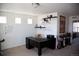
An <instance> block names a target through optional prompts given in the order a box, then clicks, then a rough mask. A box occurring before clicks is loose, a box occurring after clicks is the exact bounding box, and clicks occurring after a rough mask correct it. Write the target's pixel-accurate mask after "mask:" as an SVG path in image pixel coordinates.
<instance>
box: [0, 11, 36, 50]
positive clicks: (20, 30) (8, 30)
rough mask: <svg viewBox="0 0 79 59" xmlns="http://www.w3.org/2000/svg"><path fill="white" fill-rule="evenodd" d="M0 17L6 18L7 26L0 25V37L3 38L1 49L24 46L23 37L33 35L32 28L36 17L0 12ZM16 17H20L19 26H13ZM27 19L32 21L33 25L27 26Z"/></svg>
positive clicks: (33, 30)
mask: <svg viewBox="0 0 79 59" xmlns="http://www.w3.org/2000/svg"><path fill="white" fill-rule="evenodd" d="M0 16H6V17H7V24H0V32H3V33H2V34H0V35H2V36H1V37H2V38H5V42H4V43H3V44H2V45H3V49H7V48H12V47H16V46H20V45H24V44H25V37H27V36H33V35H34V34H35V28H34V26H35V24H36V22H37V17H36V16H31V15H24V14H15V13H7V12H0ZM16 17H21V19H22V23H21V24H15V18H16ZM28 18H32V19H33V24H27V19H28ZM4 32H5V33H4Z"/></svg>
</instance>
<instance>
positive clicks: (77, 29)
mask: <svg viewBox="0 0 79 59" xmlns="http://www.w3.org/2000/svg"><path fill="white" fill-rule="evenodd" d="M73 32H79V22H73Z"/></svg>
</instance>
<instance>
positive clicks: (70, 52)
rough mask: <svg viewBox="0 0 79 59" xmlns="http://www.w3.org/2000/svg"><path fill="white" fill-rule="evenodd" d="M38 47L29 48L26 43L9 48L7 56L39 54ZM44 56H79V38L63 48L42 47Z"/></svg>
mask: <svg viewBox="0 0 79 59" xmlns="http://www.w3.org/2000/svg"><path fill="white" fill-rule="evenodd" d="M37 51H38V50H37V48H33V49H27V48H26V47H25V45H23V46H19V47H15V48H11V49H7V50H5V51H4V53H5V56H38V54H37ZM42 56H79V39H78V38H77V39H75V40H74V41H73V43H72V45H71V46H67V47H65V48H62V49H55V50H52V49H49V48H43V49H42Z"/></svg>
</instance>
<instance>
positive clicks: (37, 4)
mask: <svg viewBox="0 0 79 59" xmlns="http://www.w3.org/2000/svg"><path fill="white" fill-rule="evenodd" d="M32 6H33V7H34V8H37V7H38V6H40V4H39V3H32Z"/></svg>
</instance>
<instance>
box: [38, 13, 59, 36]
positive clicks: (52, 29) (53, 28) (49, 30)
mask: <svg viewBox="0 0 79 59" xmlns="http://www.w3.org/2000/svg"><path fill="white" fill-rule="evenodd" d="M51 14H52V15H53V16H58V15H57V13H56V12H55V13H50V14H44V15H40V16H38V25H42V26H45V27H46V28H42V29H40V28H36V30H37V33H41V34H44V36H45V37H46V35H48V34H51V35H55V36H57V22H58V18H52V19H51V22H50V23H42V20H43V18H45V17H47V16H48V15H51Z"/></svg>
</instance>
